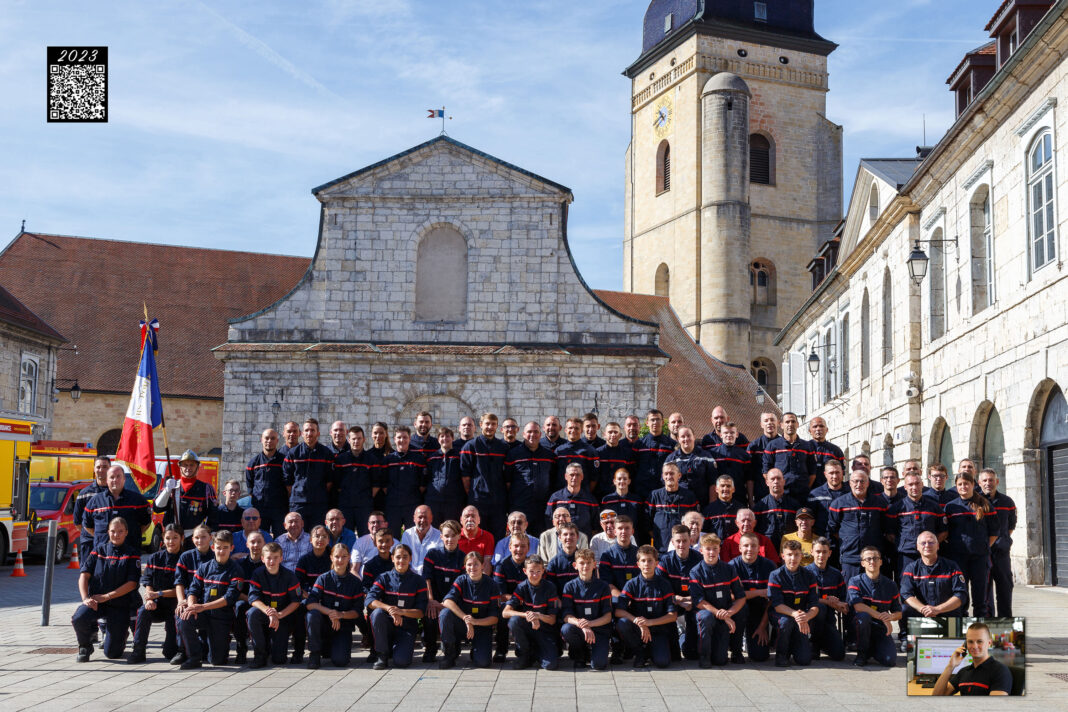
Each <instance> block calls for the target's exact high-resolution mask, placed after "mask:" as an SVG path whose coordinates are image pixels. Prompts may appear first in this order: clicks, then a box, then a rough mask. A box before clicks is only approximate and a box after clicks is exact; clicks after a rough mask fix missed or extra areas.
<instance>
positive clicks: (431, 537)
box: [401, 525, 445, 576]
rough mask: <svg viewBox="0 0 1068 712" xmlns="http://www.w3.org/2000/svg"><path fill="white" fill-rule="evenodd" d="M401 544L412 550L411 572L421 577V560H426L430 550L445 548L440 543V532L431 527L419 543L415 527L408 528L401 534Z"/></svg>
mask: <svg viewBox="0 0 1068 712" xmlns="http://www.w3.org/2000/svg"><path fill="white" fill-rule="evenodd" d="M401 544H406V545H407V546H408V548H409V549H411V550H412V564H411V568H412V571H414V572H415V573H417V574H419V575H420V576H422V575H423V559H425V558H426V552H428V551H430V550H431V549H441V548H442V547H444V546H445V544H444V542H442V541H441V531H439V530H438V529H437V528H435V527H434V526H433V525H431V527H430V529H428V530H427V533H426V536H425V537H423V540H422V541H419V534H418V533H417V532H416V531H415V527H409V528H408V529H405V530H404V533H403V534H401Z"/></svg>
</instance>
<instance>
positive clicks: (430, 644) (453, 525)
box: [423, 519, 464, 663]
mask: <svg viewBox="0 0 1068 712" xmlns="http://www.w3.org/2000/svg"><path fill="white" fill-rule="evenodd" d="M441 543H442V546H441V547H440V548H437V549H430V550H428V551H427V552H426V558H425V559H424V560H423V577H424V578H426V584H427V588H428V589H429V592H430V596H429V599H428V602H427V610H426V618H424V619H423V662H424V663H432V662H434V659H435V658H436V657H437V654H438V616H439V615H440V614H441V609H442V603H441V602H442V601H443V600H445V594H447V593H448V592H449V590H450V589H451V588H452V582H453V581H455V580H456V578H457V577H458V576H459V575H460V574H462V573H463V572H464V552H462V551H460V547H459V544H460V523H459V522H458V521H456V520H454V519H450V520H448V521H446V522H443V523H442V525H441Z"/></svg>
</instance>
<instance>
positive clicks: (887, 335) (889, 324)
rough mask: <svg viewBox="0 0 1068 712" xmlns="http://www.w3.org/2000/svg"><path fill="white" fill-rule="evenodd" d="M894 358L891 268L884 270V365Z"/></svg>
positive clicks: (887, 364)
mask: <svg viewBox="0 0 1068 712" xmlns="http://www.w3.org/2000/svg"><path fill="white" fill-rule="evenodd" d="M893 358H894V288H893V285H892V284H891V282H890V268H889V267H888V268H886V269H885V270H883V365H884V366H889V365H890V362H891V361H892V360H893Z"/></svg>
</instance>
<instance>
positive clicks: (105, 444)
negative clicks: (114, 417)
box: [96, 428, 122, 457]
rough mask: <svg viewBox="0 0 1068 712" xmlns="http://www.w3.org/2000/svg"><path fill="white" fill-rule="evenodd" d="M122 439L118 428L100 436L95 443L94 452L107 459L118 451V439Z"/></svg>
mask: <svg viewBox="0 0 1068 712" xmlns="http://www.w3.org/2000/svg"><path fill="white" fill-rule="evenodd" d="M120 438H122V430H121V429H119V428H113V429H111V430H108V431H107V432H106V433H104V434H103V435H101V436H100V437H99V438H98V439H97V441H96V451H97V453H98V454H100V455H107V456H109V457H111V456H113V455H114V454H115V451H116V450H118V449H119V439H120Z"/></svg>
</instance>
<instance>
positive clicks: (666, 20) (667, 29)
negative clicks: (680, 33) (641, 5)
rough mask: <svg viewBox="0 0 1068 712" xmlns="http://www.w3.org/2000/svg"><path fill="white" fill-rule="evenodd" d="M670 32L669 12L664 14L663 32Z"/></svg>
mask: <svg viewBox="0 0 1068 712" xmlns="http://www.w3.org/2000/svg"><path fill="white" fill-rule="evenodd" d="M669 32H671V13H670V12H669V13H668V14H667V15H665V16H664V34H665V35H666V34H667V33H669Z"/></svg>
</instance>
